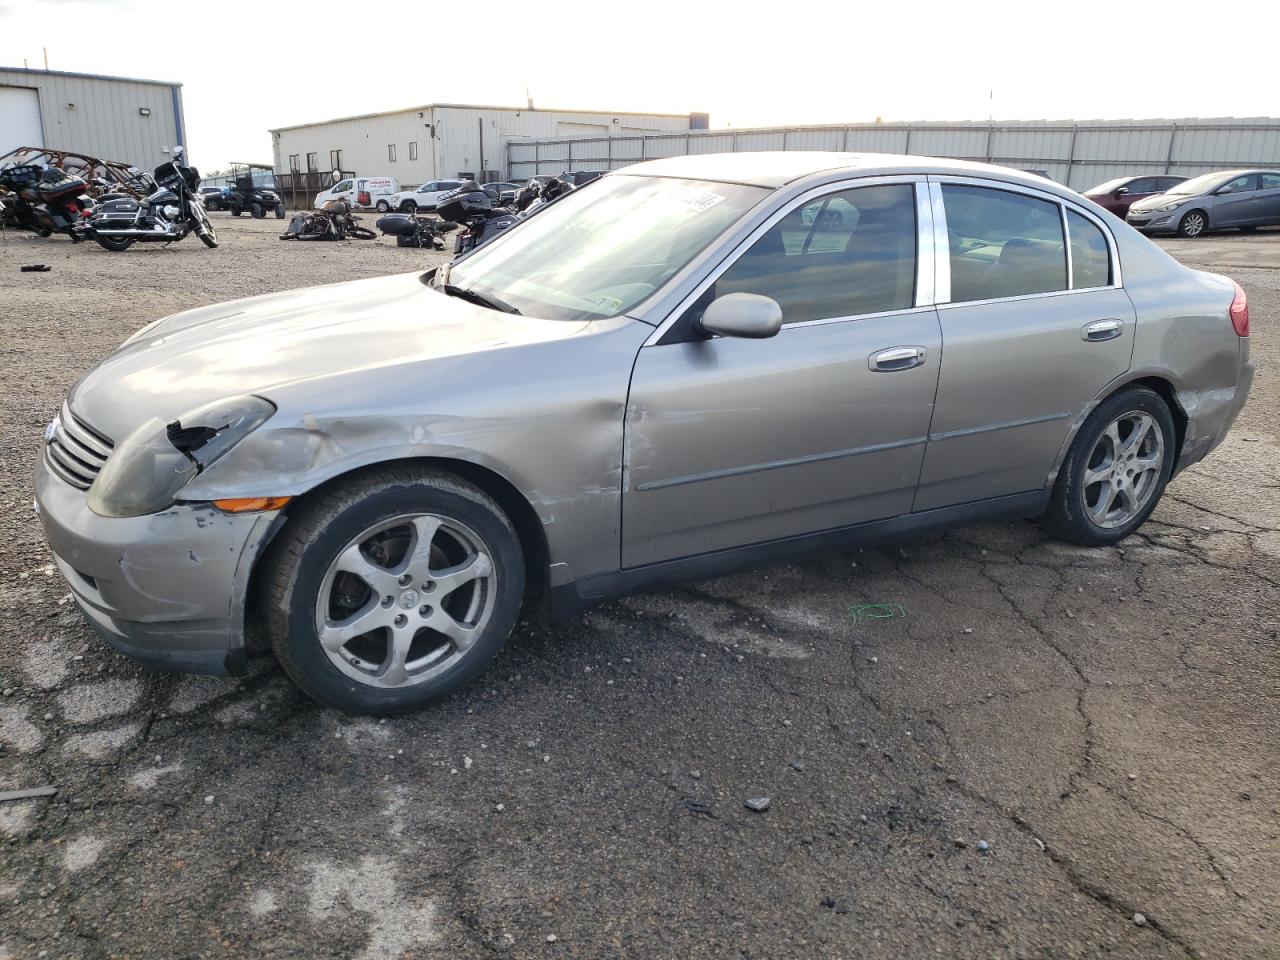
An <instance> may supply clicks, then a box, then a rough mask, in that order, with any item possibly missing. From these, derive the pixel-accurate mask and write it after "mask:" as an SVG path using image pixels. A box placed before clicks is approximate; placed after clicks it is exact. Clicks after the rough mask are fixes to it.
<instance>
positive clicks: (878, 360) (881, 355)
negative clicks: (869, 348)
mask: <svg viewBox="0 0 1280 960" xmlns="http://www.w3.org/2000/svg"><path fill="white" fill-rule="evenodd" d="M924 356H925V349H924V347H889V348H888V349H887V350H880V351H878V352H876V353H873V354H872V355H871V356H869V357H867V367H868V369H870V370H871V371H872V372H873V373H895V372H897V371H898V370H910V369H911V368H912V367H918V366H920V364H922V363H924Z"/></svg>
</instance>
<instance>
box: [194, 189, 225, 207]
mask: <svg viewBox="0 0 1280 960" xmlns="http://www.w3.org/2000/svg"><path fill="white" fill-rule="evenodd" d="M223 190H224V188H223V187H201V188H200V199H201V200H203V201H204V208H205V209H206V210H221V209H222V198H223V197H224V196H225V194H224V192H223Z"/></svg>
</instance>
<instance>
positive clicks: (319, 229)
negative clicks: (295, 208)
mask: <svg viewBox="0 0 1280 960" xmlns="http://www.w3.org/2000/svg"><path fill="white" fill-rule="evenodd" d="M359 220H360V218H359V217H357V216H356V215H355V214H353V213H352V212H351V204H349V203H347V201H345V200H326V201H325V202H324V203H322V204H320V208H319V209H318V210H313V211H311V212H310V213H295V214H294V215H293V219H292V220H290V221H289V229H288V230H286V231H285V232H284V233H282V234H280V239H281V240H349V239H353V238H354V239H356V240H373V239H376V238H377V236H378V235H377V234H376V233H374V232H373V231H372V230H370V229H369V228H368V227H358V226H356V224H357V223H358V222H359Z"/></svg>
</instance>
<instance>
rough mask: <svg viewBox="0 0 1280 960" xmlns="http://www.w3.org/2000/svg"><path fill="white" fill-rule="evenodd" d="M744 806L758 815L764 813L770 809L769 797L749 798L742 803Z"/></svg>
mask: <svg viewBox="0 0 1280 960" xmlns="http://www.w3.org/2000/svg"><path fill="white" fill-rule="evenodd" d="M742 805H743V806H744V807H746V808H747V809H748V810H754V811H755V812H756V813H764V812H765V811H766V810H768V809H769V798H768V797H749V798H747V799H746V800H743V801H742Z"/></svg>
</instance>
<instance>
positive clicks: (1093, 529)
mask: <svg viewBox="0 0 1280 960" xmlns="http://www.w3.org/2000/svg"><path fill="white" fill-rule="evenodd" d="M1177 455H1178V450H1177V432H1176V430H1175V429H1174V423H1173V415H1172V414H1171V413H1170V412H1169V406H1168V404H1166V403H1165V401H1164V398H1163V397H1161V396H1160V395H1159V394H1158V393H1156V392H1155V391H1154V390H1150V389H1148V388H1147V387H1131V388H1129V389H1127V390H1123V391H1121V392H1120V393H1117V394H1116V395H1115V396H1113V397H1111V398H1109V399H1107V400H1104V401H1103V402H1102V403H1100V404H1099V405H1098V406H1097V408H1096V409H1095V410H1094V411H1093V413H1091V414H1090V415H1089V417H1088V419H1087V420H1085V422H1084V425H1083V426H1081V428H1080V432H1079V433H1077V434H1076V438H1075V440H1073V441H1072V443H1071V449H1070V450H1068V451H1067V456H1066V459H1065V460H1063V462H1062V469H1061V470H1060V471H1059V472H1058V479H1057V482H1056V483H1055V484H1054V487H1053V495H1052V498H1051V499H1050V501H1049V507H1048V509H1047V510H1046V511H1045V516H1044V522H1045V527H1046V528H1047V529H1048V530H1049V532H1050V533H1052V534H1053V535H1054V536H1055V537H1057V538H1058V539H1060V540H1066V541H1068V542H1070V543H1078V544H1081V545H1083V546H1090V547H1100V546H1106V545H1108V544H1112V543H1117V542H1119V541H1121V540H1123V539H1124V538H1125V537H1127V536H1129V534H1131V533H1133V531H1134V530H1136V529H1137V528H1138V527H1140V526H1141V525H1142V524H1143V523H1144V522H1146V519H1147V517H1149V516H1150V515H1151V511H1153V510H1154V509H1155V508H1156V504H1158V503H1159V502H1160V497H1161V496H1162V495H1163V494H1164V488H1165V486H1166V484H1168V482H1169V476H1170V474H1172V472H1173V465H1174V461H1175V460H1176V459H1177Z"/></svg>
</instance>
